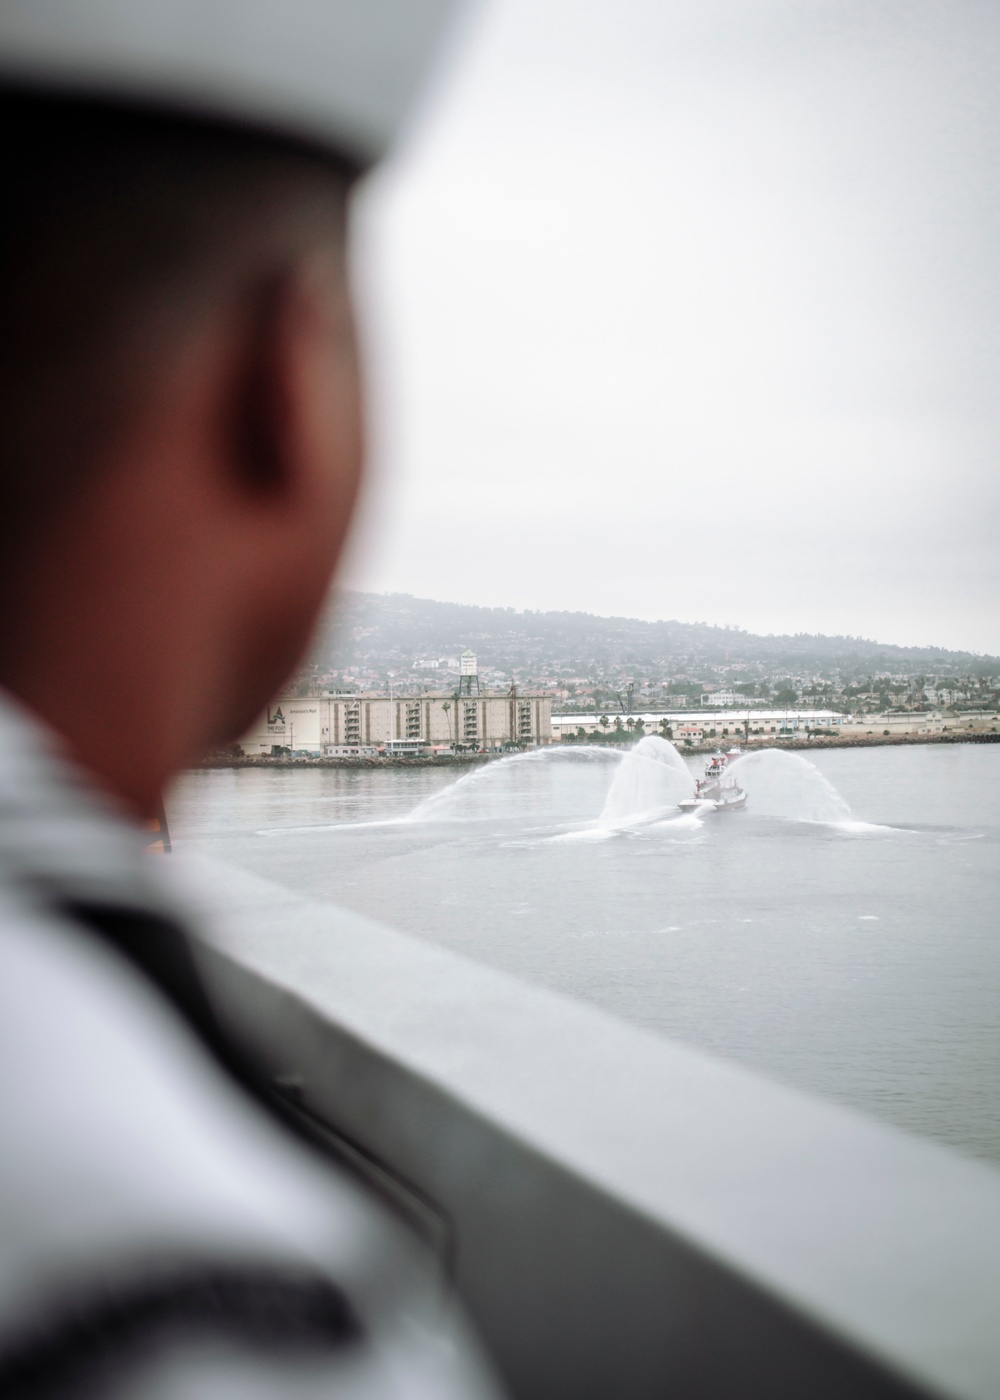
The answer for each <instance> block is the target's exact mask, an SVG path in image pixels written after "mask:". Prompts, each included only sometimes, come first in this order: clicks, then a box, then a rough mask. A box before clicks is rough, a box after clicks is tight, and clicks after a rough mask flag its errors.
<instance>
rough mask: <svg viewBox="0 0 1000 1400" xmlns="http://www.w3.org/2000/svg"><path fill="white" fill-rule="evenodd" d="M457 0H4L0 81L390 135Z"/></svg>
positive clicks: (356, 141) (367, 161)
mask: <svg viewBox="0 0 1000 1400" xmlns="http://www.w3.org/2000/svg"><path fill="white" fill-rule="evenodd" d="M455 8H456V0H0V83H2V82H4V81H7V82H11V81H13V82H16V83H18V84H25V83H27V84H31V85H33V86H37V87H40V88H42V89H45V90H50V91H54V92H58V93H69V94H79V95H83V96H87V95H93V96H99V97H104V98H112V99H121V100H124V101H140V102H142V103H144V104H149V103H154V104H156V105H158V106H165V107H168V108H172V109H175V110H178V111H181V112H188V113H193V114H199V115H203V116H208V117H217V118H222V119H225V120H228V121H237V122H240V123H243V124H250V125H253V126H257V127H264V128H267V129H269V130H270V131H273V132H277V133H282V134H285V135H288V136H291V137H294V138H298V139H302V140H306V141H309V142H310V143H312V144H319V145H322V146H325V147H327V148H329V149H331V150H333V151H334V152H336V153H337V154H338V155H340V156H342V157H344V158H346V159H348V160H349V161H351V162H352V163H354V164H356V165H359V166H361V167H365V166H368V165H371V164H372V163H373V162H375V161H376V160H378V159H379V157H380V156H382V155H383V154H384V153H385V151H386V149H387V148H388V146H389V144H390V143H391V141H392V138H393V136H394V135H395V133H396V131H397V129H398V127H399V125H400V123H401V121H402V119H403V118H404V116H405V115H406V112H407V110H408V109H409V107H410V104H411V103H412V101H413V99H414V97H415V95H416V93H417V90H418V88H419V86H420V83H421V80H422V78H423V77H424V75H425V73H426V71H427V69H428V67H429V65H430V63H431V60H432V58H433V55H434V52H435V50H436V47H437V44H438V40H439V38H440V36H441V32H442V30H443V28H444V26H445V24H446V22H447V20H448V18H449V16H450V14H451V12H452V11H453V10H454V9H455Z"/></svg>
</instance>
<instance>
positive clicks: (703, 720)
mask: <svg viewBox="0 0 1000 1400" xmlns="http://www.w3.org/2000/svg"><path fill="white" fill-rule="evenodd" d="M602 718H604V719H606V720H607V721H608V723H607V725H606V726H605V725H602V724H601V719H602ZM629 719H630V720H631V722H632V726H633V728H634V726H635V724H636V722H640V723H641V724H642V726H643V728H644V730H645V732H646V733H647V734H659V733H661V732H662V730H663V728H664V726H665V725H666V726H667V727H669V728H670V730H671V732H672V733H673V736H674V738H675V739H677V738H681V739H685V738H689V739H699V738H720V739H726V738H733V737H736V736H742V737H745V736H746V735H747V732H748V730H749V734H750V735H751V736H753V735H760V736H762V737H766V736H769V735H771V734H775V735H777V734H793V733H796V732H804V731H805V730H807V729H834V728H838V729H839V727H840V726H841V724H843V722H844V719H845V716H844V715H842V714H840V712H839V711H837V710H765V709H762V708H758V707H757V706H754V708H753V709H749V708H747V709H742V710H669V711H667V712H665V713H664V712H660V711H655V712H654V711H644V712H643V713H641V714H636V715H630V716H628V717H626V716H625V715H622V714H604V715H598V714H589V715H553V716H552V737H553V739H556V740H561V739H564V738H567V737H575V736H576V732H577V730H578V729H583V730H584V731H585V732H586V733H588V734H589V733H590V731H591V730H593V729H596V730H597V731H598V733H604V732H605V731H606V730H612V729H614V728H615V726H616V725H617V724H625V723H626V722H627V720H629Z"/></svg>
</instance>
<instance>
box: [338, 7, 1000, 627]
mask: <svg viewBox="0 0 1000 1400" xmlns="http://www.w3.org/2000/svg"><path fill="white" fill-rule="evenodd" d="M998 94H1000V5H998V4H996V3H995V2H994V0H990V2H989V3H967V0H944V3H931V2H930V0H898V3H897V2H896V0H893V3H885V2H884V0H492V3H490V0H487V2H486V3H485V4H484V5H482V6H481V7H480V10H479V13H478V14H477V15H476V17H475V20H474V22H473V23H470V24H468V25H467V26H466V32H465V33H464V34H463V35H462V37H461V39H460V41H459V42H458V43H456V45H455V47H454V52H453V54H452V56H451V60H450V62H449V63H448V64H447V65H446V67H445V72H444V76H443V79H442V81H441V82H440V83H439V84H438V87H437V88H436V90H435V92H434V94H433V95H432V97H431V99H430V100H429V102H428V103H427V104H426V106H425V108H424V111H423V114H422V116H421V118H420V120H419V121H418V122H417V123H416V125H415V127H414V129H413V131H412V132H411V135H410V138H409V139H408V141H407V142H406V143H405V145H404V147H403V148H402V149H401V151H400V153H399V155H398V157H397V158H396V159H395V161H394V162H393V163H392V164H391V165H390V166H388V167H387V168H386V169H385V170H384V171H383V172H382V173H381V174H380V175H379V176H378V177H377V178H376V179H375V180H374V181H373V182H372V183H371V184H370V186H369V188H368V189H367V191H366V192H365V196H364V199H363V201H362V203H361V206H360V208H359V211H358V232H359V234H360V241H359V249H360V251H359V256H358V272H359V283H360V286H361V290H362V302H363V310H364V319H365V327H366V337H367V342H368V348H369V358H370V363H371V389H372V395H373V420H374V432H373V449H374V458H375V462H376V468H377V470H376V473H375V478H374V489H373V490H372V491H371V492H370V494H369V498H368V505H367V509H366V512H365V523H364V525H363V526H362V528H361V530H360V531H359V532H358V537H357V542H356V547H355V549H354V552H353V557H352V560H351V563H350V565H349V567H348V570H347V581H348V582H350V583H353V584H354V585H355V586H362V587H369V588H374V589H378V590H389V589H392V590H400V591H405V592H411V593H416V594H420V595H424V596H430V597H436V598H442V599H450V600H454V601H461V602H475V603H486V604H491V605H504V606H506V605H510V606H514V607H518V608H524V607H529V608H570V609H583V610H586V611H591V612H598V613H622V614H627V615H630V616H636V617H645V618H674V617H676V618H680V619H683V620H691V621H694V620H702V619H703V620H706V621H710V622H721V623H735V624H738V625H740V626H743V627H747V628H749V629H751V630H753V631H761V632H779V631H781V632H784V631H810V632H812V631H823V632H846V633H855V634H863V635H865V636H874V637H878V638H880V639H881V640H884V641H892V642H902V643H936V644H940V645H946V646H954V647H968V648H972V649H974V650H980V651H992V652H1000V609H998V607H997V597H998V592H997V585H998V560H997V553H998V552H997V546H996V526H997V515H998V497H1000V488H998V472H997V458H998V449H1000V401H998V392H997V385H998V369H1000V353H998V352H1000V198H998V174H1000V100H998Z"/></svg>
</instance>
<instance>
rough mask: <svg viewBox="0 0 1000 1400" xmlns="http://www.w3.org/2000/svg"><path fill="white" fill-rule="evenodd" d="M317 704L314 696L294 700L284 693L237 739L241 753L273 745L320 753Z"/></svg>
mask: <svg viewBox="0 0 1000 1400" xmlns="http://www.w3.org/2000/svg"><path fill="white" fill-rule="evenodd" d="M320 704H321V701H320V700H319V699H317V698H313V697H306V698H304V699H301V700H293V699H291V698H290V697H288V696H285V697H283V698H282V699H281V700H275V701H274V702H273V703H272V704H271V705H269V706H268V707H267V709H266V710H265V711H264V713H263V714H262V715H261V716H260V718H259V719H258V720H257V722H256V724H255V725H254V726H253V728H252V729H251V730H250V732H249V733H248V734H246V735H245V736H244V737H243V738H242V739H241V740H240V744H241V746H242V748H243V751H244V753H270V752H271V749H272V748H273V747H274V746H275V745H276V744H280V745H281V747H282V748H288V749H308V750H309V751H310V752H311V753H319V751H320V743H321V735H320Z"/></svg>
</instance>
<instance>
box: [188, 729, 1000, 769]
mask: <svg viewBox="0 0 1000 1400" xmlns="http://www.w3.org/2000/svg"><path fill="white" fill-rule="evenodd" d="M998 743H1000V734H877V735H876V734H871V735H868V734H866V735H853V736H852V737H851V738H841V737H840V736H838V737H836V738H833V737H831V738H826V737H825V736H823V737H820V738H815V739H799V738H778V737H777V735H775V736H773V737H771V736H768V738H767V741H766V742H764V743H756V742H754V741H752V740H751V741H750V742H749V743H747V742H746V741H741V740H740V739H739V737H738V736H736V737H732V736H731V737H729V738H727V739H725V740H721V739H719V740H715V739H713V740H709V741H707V742H702V743H698V744H695V743H692V744H686V743H684V742H683V741H682V742H681V743H679V744H678V745H677V751H678V753H679V754H680V755H681V756H682V757H684V756H685V755H688V754H690V755H695V756H696V755H698V754H705V753H715V751H716V750H717V749H719V748H723V747H730V746H733V745H739V746H740V747H741V748H743V749H745V750H746V752H747V753H754V752H756V751H757V750H759V749H792V750H794V751H797V752H806V751H808V750H810V749H811V750H823V749H868V748H885V747H892V746H901V745H909V744H998ZM548 747H550V748H554V749H558V750H560V751H561V750H563V749H573V748H585V747H588V746H587V745H584V744H570V743H565V742H562V743H558V744H552V745H548ZM597 747H600V748H608V749H612V750H614V751H615V752H618V753H627V752H628V750H629V749H631V748H633V747H634V745H632V744H622V745H620V746H619V745H616V744H606V745H605V744H600V745H598V746H597ZM526 752H529V753H533V752H535V750H533V749H529V750H526ZM510 756H511V755H510V754H483V753H470V754H461V753H456V754H442V755H427V756H419V757H418V756H416V755H414V756H413V757H406V758H401V757H400V758H383V757H367V758H360V757H359V758H323V757H320V756H319V755H317V756H316V757H315V758H286V757H280V758H271V757H270V756H269V755H266V754H253V755H244V756H243V757H242V758H235V757H233V756H232V755H229V754H225V755H219V756H218V757H210V758H205V759H203V760H202V761H201V763H197V764H195V765H194V767H193V770H192V771H195V772H202V771H204V770H206V769H212V768H464V767H469V766H470V765H472V764H477V763H493V762H495V761H496V760H497V759H500V758H509V757H510Z"/></svg>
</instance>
